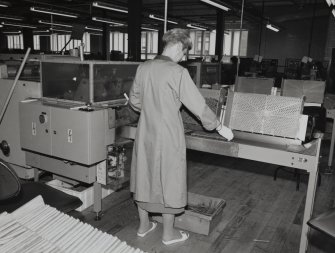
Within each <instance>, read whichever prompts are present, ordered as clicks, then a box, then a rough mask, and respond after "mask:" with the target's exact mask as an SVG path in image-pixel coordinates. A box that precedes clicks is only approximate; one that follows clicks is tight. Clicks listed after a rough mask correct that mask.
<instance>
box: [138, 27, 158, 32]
mask: <svg viewBox="0 0 335 253" xmlns="http://www.w3.org/2000/svg"><path fill="white" fill-rule="evenodd" d="M141 28H142V30H148V31H155V32H158V30H157V29H153V28H149V27H143V26H142V27H141Z"/></svg>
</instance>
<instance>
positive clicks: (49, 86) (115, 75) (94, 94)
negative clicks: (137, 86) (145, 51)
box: [41, 60, 139, 104]
mask: <svg viewBox="0 0 335 253" xmlns="http://www.w3.org/2000/svg"><path fill="white" fill-rule="evenodd" d="M138 65H139V63H138V62H105V61H55V60H53V61H41V84H42V97H43V100H45V101H54V102H58V101H67V102H71V103H77V104H88V103H89V104H107V103H109V104H115V103H121V104H124V103H125V101H126V99H125V96H124V93H126V94H127V93H129V90H130V87H131V85H132V83H133V80H134V78H135V74H136V70H137V67H138Z"/></svg>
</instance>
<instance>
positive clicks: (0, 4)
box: [0, 3, 8, 8]
mask: <svg viewBox="0 0 335 253" xmlns="http://www.w3.org/2000/svg"><path fill="white" fill-rule="evenodd" d="M0 7H5V8H6V7H8V5H7V4H2V3H0Z"/></svg>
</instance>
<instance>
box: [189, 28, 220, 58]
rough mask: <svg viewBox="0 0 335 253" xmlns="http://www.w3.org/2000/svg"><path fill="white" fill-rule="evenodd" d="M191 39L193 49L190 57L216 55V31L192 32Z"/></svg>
mask: <svg viewBox="0 0 335 253" xmlns="http://www.w3.org/2000/svg"><path fill="white" fill-rule="evenodd" d="M190 37H191V40H192V44H193V47H192V49H191V50H190V51H189V56H191V57H192V56H193V57H202V56H206V55H215V39H216V31H215V30H214V31H211V32H210V31H198V30H191V32H190Z"/></svg>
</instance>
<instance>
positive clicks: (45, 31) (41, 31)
mask: <svg viewBox="0 0 335 253" xmlns="http://www.w3.org/2000/svg"><path fill="white" fill-rule="evenodd" d="M48 32H50V30H39V31H34V33H48Z"/></svg>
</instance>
